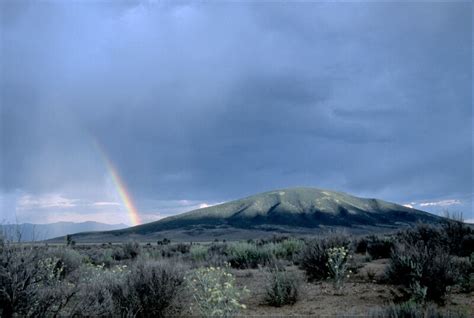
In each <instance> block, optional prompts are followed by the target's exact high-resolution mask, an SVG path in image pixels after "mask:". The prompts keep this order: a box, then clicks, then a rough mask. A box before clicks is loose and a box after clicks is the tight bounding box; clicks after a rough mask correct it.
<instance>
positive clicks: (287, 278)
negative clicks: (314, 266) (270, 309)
mask: <svg viewBox="0 0 474 318" xmlns="http://www.w3.org/2000/svg"><path fill="white" fill-rule="evenodd" d="M266 279H267V282H266V286H265V291H266V295H265V301H266V303H267V304H269V305H270V306H275V307H281V306H284V305H293V304H294V303H296V301H297V300H298V295H299V291H298V286H299V284H300V281H299V279H298V277H297V276H296V275H295V274H294V273H293V272H288V271H287V270H286V269H285V268H284V267H280V266H275V267H274V268H271V269H269V271H268V273H267V278H266Z"/></svg>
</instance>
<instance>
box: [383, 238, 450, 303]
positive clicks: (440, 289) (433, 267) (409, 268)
mask: <svg viewBox="0 0 474 318" xmlns="http://www.w3.org/2000/svg"><path fill="white" fill-rule="evenodd" d="M458 276H459V268H458V267H457V266H456V264H455V262H454V261H453V259H452V257H451V256H450V255H449V254H448V253H447V252H446V251H444V250H442V249H441V248H439V247H438V248H431V249H430V248H429V247H427V246H426V245H425V244H424V242H423V241H420V242H418V243H417V244H415V245H408V244H405V245H400V246H397V247H396V248H395V249H394V251H393V253H392V256H391V258H390V263H389V266H388V269H387V278H388V279H389V281H391V282H392V283H395V284H398V285H401V286H402V289H401V290H402V292H404V293H405V294H406V297H411V298H412V299H415V300H418V301H419V300H422V299H419V298H420V295H421V294H422V293H423V292H422V291H423V289H424V288H426V290H425V293H426V299H427V300H434V301H437V302H441V303H442V302H443V301H444V299H445V296H446V294H447V292H448V289H449V287H450V286H453V285H455V284H456V282H457V277H458Z"/></svg>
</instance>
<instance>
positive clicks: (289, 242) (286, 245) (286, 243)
mask: <svg viewBox="0 0 474 318" xmlns="http://www.w3.org/2000/svg"><path fill="white" fill-rule="evenodd" d="M303 248H304V242H303V241H302V240H298V239H294V238H290V239H286V240H283V241H281V242H279V243H275V244H274V255H275V257H276V258H282V259H287V260H290V261H292V260H295V259H296V257H297V255H298V254H299V253H300V252H301V251H302V250H303Z"/></svg>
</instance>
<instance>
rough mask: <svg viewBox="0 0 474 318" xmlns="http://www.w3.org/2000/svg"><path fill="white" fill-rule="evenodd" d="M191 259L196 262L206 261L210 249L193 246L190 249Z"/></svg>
mask: <svg viewBox="0 0 474 318" xmlns="http://www.w3.org/2000/svg"><path fill="white" fill-rule="evenodd" d="M190 253H191V258H192V259H193V260H194V261H196V262H200V261H204V260H205V259H206V257H207V254H208V248H207V247H206V246H203V245H193V246H191V249H190Z"/></svg>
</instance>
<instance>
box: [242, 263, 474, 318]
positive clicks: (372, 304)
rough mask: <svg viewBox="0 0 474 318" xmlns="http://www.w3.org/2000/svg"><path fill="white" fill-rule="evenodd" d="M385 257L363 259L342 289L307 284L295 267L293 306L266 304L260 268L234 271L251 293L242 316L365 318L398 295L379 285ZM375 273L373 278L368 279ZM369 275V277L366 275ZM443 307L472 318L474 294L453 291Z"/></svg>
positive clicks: (262, 274) (329, 285)
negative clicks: (297, 293)
mask: <svg viewBox="0 0 474 318" xmlns="http://www.w3.org/2000/svg"><path fill="white" fill-rule="evenodd" d="M387 262H388V260H385V259H383V260H376V261H372V262H366V263H364V264H363V267H361V268H360V269H359V271H358V272H357V273H356V274H354V275H353V276H352V277H351V278H349V279H348V280H347V281H346V283H345V284H344V286H343V288H342V290H341V291H337V290H335V288H334V287H333V285H332V284H331V283H330V282H316V283H310V282H307V281H306V280H305V279H304V273H303V272H302V271H301V270H299V269H298V268H296V267H295V266H292V267H289V268H288V270H291V271H295V272H297V273H298V276H299V277H300V297H299V300H298V301H297V302H296V304H294V305H292V306H283V307H279V308H277V307H272V306H268V305H266V304H265V281H266V280H265V279H266V273H265V272H264V271H263V270H259V269H247V270H235V271H234V275H236V278H237V284H238V285H240V286H246V287H247V288H248V289H249V290H250V294H249V295H248V296H247V297H246V298H245V299H244V303H245V304H246V305H247V310H246V311H245V312H244V313H243V314H244V315H245V316H259V317H262V316H267V317H290V316H338V317H355V316H359V317H366V316H368V315H370V313H371V312H374V311H375V310H377V309H378V308H381V307H383V306H385V305H388V304H390V302H391V301H393V297H394V295H396V294H397V291H396V286H393V285H386V284H379V283H377V282H376V280H377V278H378V277H380V275H382V274H383V272H384V270H385V267H386V264H387ZM367 272H369V273H370V274H371V275H369V276H367ZM373 274H375V277H374V279H373V281H370V280H371V279H370V278H372V277H373V276H372V275H373ZM369 277H370V278H369ZM443 309H446V310H454V311H460V312H464V313H465V314H467V316H468V317H474V293H470V294H462V293H456V292H455V291H454V292H453V293H452V294H451V295H450V297H449V299H448V301H447V304H446V306H444V307H443Z"/></svg>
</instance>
